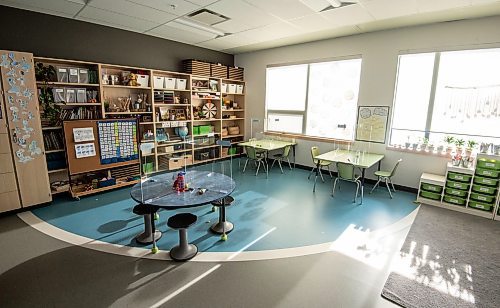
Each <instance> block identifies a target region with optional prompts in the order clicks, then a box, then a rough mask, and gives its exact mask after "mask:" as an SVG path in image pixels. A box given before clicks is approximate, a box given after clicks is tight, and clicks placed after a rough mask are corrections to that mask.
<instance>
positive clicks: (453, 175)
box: [448, 172, 472, 183]
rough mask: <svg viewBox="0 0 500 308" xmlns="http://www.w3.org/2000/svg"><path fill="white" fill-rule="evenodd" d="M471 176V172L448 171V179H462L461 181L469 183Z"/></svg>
mask: <svg viewBox="0 0 500 308" xmlns="http://www.w3.org/2000/svg"><path fill="white" fill-rule="evenodd" d="M471 178H472V176H471V175H469V174H463V173H457V172H448V179H450V180H453V181H460V182H467V183H469V182H470V179H471Z"/></svg>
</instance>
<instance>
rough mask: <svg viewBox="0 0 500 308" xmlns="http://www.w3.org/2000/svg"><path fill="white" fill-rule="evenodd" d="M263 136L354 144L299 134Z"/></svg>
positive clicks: (265, 133)
mask: <svg viewBox="0 0 500 308" xmlns="http://www.w3.org/2000/svg"><path fill="white" fill-rule="evenodd" d="M264 135H269V136H279V137H284V138H295V139H302V140H309V141H318V142H335V143H338V144H352V143H353V142H354V141H351V140H340V139H333V138H325V137H313V136H306V135H301V134H290V133H278V132H264Z"/></svg>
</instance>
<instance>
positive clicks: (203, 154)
mask: <svg viewBox="0 0 500 308" xmlns="http://www.w3.org/2000/svg"><path fill="white" fill-rule="evenodd" d="M194 158H195V159H196V160H197V161H203V160H207V159H210V151H209V150H200V151H195V152H194Z"/></svg>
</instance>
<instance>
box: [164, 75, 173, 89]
mask: <svg viewBox="0 0 500 308" xmlns="http://www.w3.org/2000/svg"><path fill="white" fill-rule="evenodd" d="M165 89H169V90H173V89H175V78H172V77H165Z"/></svg>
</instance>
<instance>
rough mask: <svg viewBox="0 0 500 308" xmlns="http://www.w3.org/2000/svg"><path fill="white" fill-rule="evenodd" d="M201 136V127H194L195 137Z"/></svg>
mask: <svg viewBox="0 0 500 308" xmlns="http://www.w3.org/2000/svg"><path fill="white" fill-rule="evenodd" d="M199 134H200V127H199V126H193V136H196V135H199Z"/></svg>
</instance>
